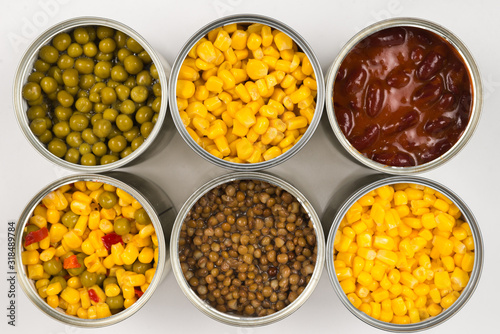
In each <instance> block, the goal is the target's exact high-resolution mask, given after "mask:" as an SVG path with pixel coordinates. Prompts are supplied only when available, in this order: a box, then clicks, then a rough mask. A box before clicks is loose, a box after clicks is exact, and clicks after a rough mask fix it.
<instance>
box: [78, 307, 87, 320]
mask: <svg viewBox="0 0 500 334" xmlns="http://www.w3.org/2000/svg"><path fill="white" fill-rule="evenodd" d="M76 316H77V317H78V318H80V319H88V318H89V313H88V310H87V309H85V308H83V307H80V308H79V309H78V310H77V311H76Z"/></svg>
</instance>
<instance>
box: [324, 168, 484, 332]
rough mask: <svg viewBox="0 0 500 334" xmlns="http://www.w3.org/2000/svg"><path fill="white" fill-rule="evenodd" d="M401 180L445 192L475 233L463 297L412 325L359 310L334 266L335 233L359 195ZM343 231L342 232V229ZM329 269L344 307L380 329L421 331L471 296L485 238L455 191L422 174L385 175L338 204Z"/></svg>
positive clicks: (328, 250) (329, 244) (330, 237)
mask: <svg viewBox="0 0 500 334" xmlns="http://www.w3.org/2000/svg"><path fill="white" fill-rule="evenodd" d="M401 183H405V184H407V183H410V184H416V185H420V186H424V187H429V188H430V189H432V190H435V191H437V192H439V193H441V194H442V195H444V196H446V197H447V198H448V199H449V200H451V202H452V203H453V204H455V205H456V206H457V208H458V209H460V212H461V214H462V217H463V220H464V221H465V222H467V223H468V224H469V227H470V230H471V232H472V237H473V241H474V264H473V268H472V271H471V272H470V276H469V281H468V283H467V285H466V286H465V288H463V290H461V293H460V296H459V297H458V299H456V300H455V301H454V302H453V303H452V304H451V306H450V307H448V308H447V309H443V310H442V312H441V313H439V314H438V315H436V316H431V317H429V318H427V319H425V320H422V321H420V322H415V323H409V324H395V323H390V322H385V321H381V320H378V319H375V318H373V317H371V316H369V315H368V314H366V313H364V312H363V311H361V310H359V309H357V308H356V307H355V306H354V305H353V303H352V302H351V301H350V300H349V298H348V297H347V295H346V293H345V292H344V290H343V289H342V287H341V285H340V282H339V279H338V278H337V274H336V270H335V266H334V252H335V251H336V249H335V246H334V243H335V236H336V234H337V233H338V229H339V226H340V224H341V222H342V220H343V219H344V217H345V215H346V213H347V212H348V210H349V209H350V208H351V207H352V205H353V204H354V203H356V202H357V201H358V200H359V199H360V198H362V197H363V196H364V195H367V194H368V193H370V192H372V191H374V190H375V189H377V188H380V187H383V186H386V185H396V184H401ZM340 233H341V234H342V232H340ZM326 253H327V255H326V269H327V272H328V276H329V277H330V282H331V283H332V285H333V288H334V290H335V292H336V293H337V296H338V297H339V299H340V301H341V302H342V304H344V306H345V307H346V308H347V309H348V310H349V311H350V312H351V313H352V314H354V315H355V316H356V317H357V318H358V319H360V320H362V321H363V322H365V323H367V324H368V325H370V326H373V327H375V328H378V329H382V330H386V331H390V332H416V331H421V330H426V329H429V328H432V327H435V326H437V325H439V324H441V323H443V322H444V321H446V320H448V319H450V318H451V317H452V316H453V315H455V314H456V313H457V312H458V311H459V310H460V309H461V308H462V307H463V306H464V305H465V304H466V303H467V301H468V300H469V299H470V298H471V297H472V295H473V293H474V291H475V290H476V287H477V285H478V283H479V278H480V276H481V272H482V269H483V259H484V248H483V238H482V236H481V231H480V229H479V225H478V223H477V221H476V219H475V217H474V215H473V214H472V212H471V210H470V209H469V207H468V206H467V205H466V204H465V203H464V202H463V201H462V199H460V197H458V196H457V195H456V194H455V193H454V192H452V191H451V190H450V189H448V188H447V187H445V186H443V185H441V184H439V183H437V182H434V181H431V180H428V179H425V178H420V177H415V176H392V177H385V178H382V179H380V180H377V181H374V182H372V183H369V184H368V185H366V186H364V187H362V188H361V189H359V190H357V191H356V192H355V193H354V194H352V195H351V196H350V197H348V198H347V200H346V201H345V202H344V203H343V204H342V205H341V206H340V207H339V209H338V211H337V213H336V216H335V219H334V221H333V224H332V226H331V228H330V233H329V235H328V240H327V246H326Z"/></svg>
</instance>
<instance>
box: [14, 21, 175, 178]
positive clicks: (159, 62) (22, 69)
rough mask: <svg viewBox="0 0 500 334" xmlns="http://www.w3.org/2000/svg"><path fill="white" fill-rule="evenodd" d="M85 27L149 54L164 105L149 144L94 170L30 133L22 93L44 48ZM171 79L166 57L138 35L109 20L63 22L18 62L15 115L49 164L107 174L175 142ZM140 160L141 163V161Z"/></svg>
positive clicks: (126, 27)
mask: <svg viewBox="0 0 500 334" xmlns="http://www.w3.org/2000/svg"><path fill="white" fill-rule="evenodd" d="M86 26H104V27H109V28H112V29H116V30H117V31H120V32H122V33H124V34H126V35H128V36H129V37H131V38H133V39H134V40H135V41H136V42H138V43H139V44H140V46H142V48H143V49H144V50H145V51H146V52H147V53H148V55H149V56H150V58H151V60H152V63H153V64H155V66H156V69H157V73H158V80H159V82H160V83H161V105H160V110H159V112H158V119H157V121H156V123H155V124H154V127H153V129H152V130H151V133H150V134H149V136H147V138H146V140H144V142H143V143H142V144H141V145H140V146H138V147H137V148H136V149H135V150H134V151H133V152H131V153H130V154H129V155H127V156H125V157H124V158H121V159H118V160H117V161H115V162H112V163H108V164H104V165H94V166H88V165H82V164H77V163H71V162H68V161H66V160H65V159H64V157H62V158H59V157H57V156H55V155H54V154H52V153H51V152H50V151H49V150H48V148H47V145H46V144H44V143H42V142H41V141H40V140H39V139H38V137H37V136H36V135H35V134H34V133H33V132H32V130H31V129H30V120H29V119H28V115H27V110H28V108H29V105H28V103H27V102H26V100H25V99H24V98H23V93H22V92H23V86H24V85H25V84H26V83H27V82H28V78H29V76H30V74H32V73H33V67H34V64H35V62H36V61H37V57H38V54H39V51H40V48H42V47H43V46H44V45H48V44H49V43H50V42H51V41H52V39H53V38H54V37H55V36H56V35H58V34H60V33H64V32H70V31H72V30H74V29H75V28H78V27H86ZM169 75H170V65H169V63H168V62H167V61H166V60H165V59H164V58H163V56H161V55H160V54H159V53H158V52H157V51H155V49H153V47H152V46H151V45H150V44H149V43H148V42H147V41H146V39H145V38H144V37H142V36H141V35H140V34H139V33H137V32H136V31H135V30H133V29H132V28H130V27H129V26H127V25H125V24H123V23H121V22H118V21H115V20H112V19H109V18H101V17H76V18H73V19H69V20H66V21H63V22H60V23H58V24H56V25H54V26H53V27H51V28H49V29H47V30H46V31H45V32H43V33H42V34H41V35H40V36H38V37H37V38H36V39H35V40H34V41H33V42H32V43H31V45H30V46H29V47H28V49H27V50H26V51H25V53H24V55H23V57H22V59H21V61H20V62H19V65H18V68H17V71H16V75H15V77H14V84H13V105H14V111H15V113H16V118H17V122H18V124H19V126H20V127H21V130H22V132H23V134H24V136H25V137H26V139H27V140H28V141H29V142H30V144H31V145H32V146H33V147H34V148H35V149H36V150H37V152H38V153H40V154H41V155H42V156H43V157H44V158H46V159H48V160H49V161H51V162H52V163H54V164H56V165H58V166H61V167H64V168H67V169H70V170H74V171H79V172H84V173H101V172H106V171H110V170H113V169H115V168H118V167H122V166H125V165H131V164H132V163H138V162H140V161H142V160H145V159H147V157H148V156H152V155H154V154H157V153H158V151H159V148H158V146H160V147H161V148H163V147H164V146H165V144H166V143H167V142H168V141H169V140H170V139H171V138H172V136H173V134H174V133H175V130H174V127H173V125H172V124H171V122H170V120H169V118H168V116H167V104H168V86H167V85H168V78H169ZM75 100H76V99H75ZM110 107H111V105H109V106H107V108H110ZM90 113H92V114H93V113H94V111H93V110H90ZM101 113H102V111H101ZM49 114H53V111H49ZM52 117H54V118H55V117H56V116H54V115H52ZM68 121H69V120H68ZM133 121H134V120H133ZM112 125H113V124H112ZM113 126H115V125H113ZM54 138H55V137H54ZM153 142H155V143H156V144H155V145H153ZM159 142H161V143H159ZM127 145H128V146H130V145H131V143H127ZM139 157H140V159H138V158H139Z"/></svg>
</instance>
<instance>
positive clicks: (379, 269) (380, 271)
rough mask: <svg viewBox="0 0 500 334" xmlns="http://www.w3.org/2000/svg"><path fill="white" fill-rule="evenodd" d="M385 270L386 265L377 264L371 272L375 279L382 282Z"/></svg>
mask: <svg viewBox="0 0 500 334" xmlns="http://www.w3.org/2000/svg"><path fill="white" fill-rule="evenodd" d="M385 269H386V267H385V266H384V265H382V264H380V263H377V264H375V265H374V266H373V267H372V269H371V271H370V273H371V275H372V277H373V279H375V280H377V281H379V282H380V281H381V280H382V278H383V277H384V275H385Z"/></svg>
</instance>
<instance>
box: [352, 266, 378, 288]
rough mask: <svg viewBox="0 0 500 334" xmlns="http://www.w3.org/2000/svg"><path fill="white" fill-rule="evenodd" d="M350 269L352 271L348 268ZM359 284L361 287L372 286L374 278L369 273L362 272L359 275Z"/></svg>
mask: <svg viewBox="0 0 500 334" xmlns="http://www.w3.org/2000/svg"><path fill="white" fill-rule="evenodd" d="M348 269H350V268H348ZM357 282H358V283H359V284H361V285H364V286H369V285H370V284H372V283H373V277H372V275H370V274H369V273H367V272H365V271H362V272H360V273H359V276H358V279H357Z"/></svg>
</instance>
